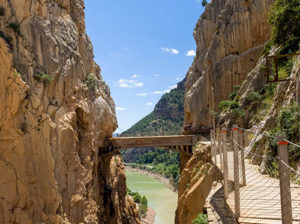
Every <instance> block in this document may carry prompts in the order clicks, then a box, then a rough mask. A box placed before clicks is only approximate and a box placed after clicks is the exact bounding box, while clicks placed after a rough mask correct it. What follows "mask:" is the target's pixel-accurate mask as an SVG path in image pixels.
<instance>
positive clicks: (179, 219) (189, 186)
mask: <svg viewBox="0 0 300 224" xmlns="http://www.w3.org/2000/svg"><path fill="white" fill-rule="evenodd" d="M217 177H218V175H217V172H216V170H215V169H214V166H213V165H212V163H211V159H210V146H206V145H204V144H200V145H198V146H197V148H196V150H195V151H194V155H193V156H192V158H191V159H190V160H189V161H188V163H187V164H186V166H185V168H184V170H183V171H182V173H181V175H180V180H179V186H178V206H177V210H176V219H175V223H176V224H186V223H192V221H193V219H195V218H196V216H197V215H198V214H199V213H203V207H204V204H205V200H206V198H207V196H208V194H209V192H210V190H211V187H212V184H213V182H214V181H215V180H216V178H217Z"/></svg>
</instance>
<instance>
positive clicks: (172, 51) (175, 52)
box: [160, 47, 179, 54]
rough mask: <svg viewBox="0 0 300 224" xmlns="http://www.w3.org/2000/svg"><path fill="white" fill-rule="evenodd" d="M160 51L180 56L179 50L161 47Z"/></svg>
mask: <svg viewBox="0 0 300 224" xmlns="http://www.w3.org/2000/svg"><path fill="white" fill-rule="evenodd" d="M160 49H161V51H162V52H163V53H170V54H179V50H177V49H174V48H168V47H161V48H160Z"/></svg>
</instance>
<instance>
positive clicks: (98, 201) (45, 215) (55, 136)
mask: <svg viewBox="0 0 300 224" xmlns="http://www.w3.org/2000/svg"><path fill="white" fill-rule="evenodd" d="M0 98H1V99H0V223H24V224H30V223H68V222H70V223H139V219H138V218H137V217H138V216H137V212H136V209H135V204H134V203H133V202H132V201H130V200H129V199H127V198H126V182H125V174H124V167H123V164H122V162H121V160H120V158H119V157H118V156H114V157H113V156H107V157H105V158H104V157H99V156H98V147H97V142H98V140H99V139H103V138H106V137H110V136H111V135H112V132H113V131H114V130H115V129H116V127H117V121H116V116H115V106H114V102H113V100H112V99H111V97H110V90H109V88H108V86H107V85H106V84H105V83H104V81H103V80H102V77H101V75H100V68H99V66H98V65H96V64H95V62H94V60H93V51H92V45H91V42H90V40H89V38H88V36H87V35H86V33H85V22H84V3H83V1H82V0H74V1H70V0H66V1H60V0H52V1H37V0H33V1H21V2H20V1H17V0H10V1H6V0H0Z"/></svg>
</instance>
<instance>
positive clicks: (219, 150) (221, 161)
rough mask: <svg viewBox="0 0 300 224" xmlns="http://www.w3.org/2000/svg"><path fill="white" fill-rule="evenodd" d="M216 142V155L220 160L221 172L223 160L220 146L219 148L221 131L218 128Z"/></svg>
mask: <svg viewBox="0 0 300 224" xmlns="http://www.w3.org/2000/svg"><path fill="white" fill-rule="evenodd" d="M217 141H218V146H217V149H218V153H219V158H220V166H221V170H223V158H222V146H221V130H220V128H219V127H218V128H217Z"/></svg>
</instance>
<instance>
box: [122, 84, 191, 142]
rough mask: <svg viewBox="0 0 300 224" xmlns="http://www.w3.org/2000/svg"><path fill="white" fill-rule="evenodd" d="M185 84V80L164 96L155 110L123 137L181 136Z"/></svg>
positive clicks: (123, 134) (124, 133)
mask: <svg viewBox="0 0 300 224" xmlns="http://www.w3.org/2000/svg"><path fill="white" fill-rule="evenodd" d="M184 84H185V79H184V80H183V81H181V82H180V83H178V84H177V88H175V89H172V90H171V91H170V92H169V93H166V94H164V95H163V96H162V97H161V99H160V100H159V102H158V103H157V104H156V105H155V108H154V110H153V111H152V112H151V113H150V114H148V115H147V116H146V117H144V118H143V119H141V120H140V121H138V122H137V123H136V124H134V125H133V126H132V127H131V128H129V129H128V130H127V131H125V132H123V133H122V136H139V135H141V136H142V135H148V136H149V135H174V134H180V133H181V130H182V127H183V118H184V91H185V90H184Z"/></svg>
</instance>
